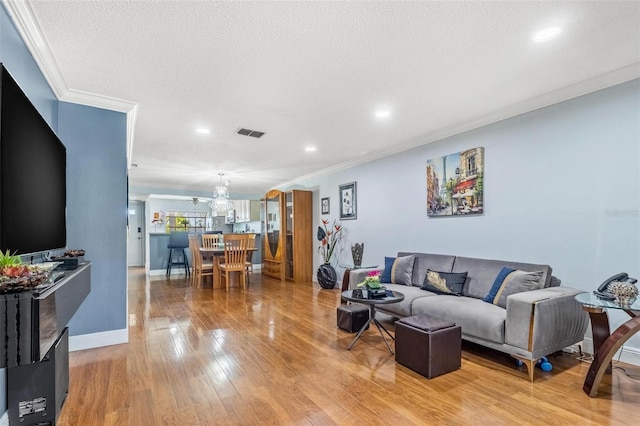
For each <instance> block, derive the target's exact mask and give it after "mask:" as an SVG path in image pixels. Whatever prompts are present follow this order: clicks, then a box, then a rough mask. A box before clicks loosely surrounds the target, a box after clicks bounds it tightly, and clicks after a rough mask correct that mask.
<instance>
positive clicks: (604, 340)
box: [575, 293, 640, 397]
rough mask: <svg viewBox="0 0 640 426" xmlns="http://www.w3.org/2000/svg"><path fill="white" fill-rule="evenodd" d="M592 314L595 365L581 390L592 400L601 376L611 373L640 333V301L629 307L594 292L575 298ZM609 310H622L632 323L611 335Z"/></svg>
mask: <svg viewBox="0 0 640 426" xmlns="http://www.w3.org/2000/svg"><path fill="white" fill-rule="evenodd" d="M575 299H576V301H577V302H579V303H581V304H582V307H583V309H584V310H585V311H587V312H588V313H589V318H590V320H591V329H592V330H593V352H594V353H595V356H594V359H593V362H592V363H591V366H590V367H589V371H588V372H587V377H586V378H585V380H584V386H583V387H582V390H584V392H585V393H586V394H587V395H589V396H590V397H594V396H596V394H597V393H598V386H599V385H600V381H601V380H602V376H603V375H604V373H606V372H607V371H608V370H610V366H611V360H612V359H613V356H614V355H615V353H616V352H617V351H618V349H620V347H622V345H623V344H624V343H625V342H626V341H627V340H629V339H630V338H631V336H633V335H634V334H636V333H637V332H638V331H640V315H639V314H640V300H636V301H635V302H634V303H633V304H631V305H629V306H620V305H618V304H616V303H615V302H613V301H607V300H603V299H599V298H598V297H596V296H595V295H594V294H591V293H581V294H578V295H577V296H576V297H575ZM606 309H620V310H623V311H625V312H626V313H627V314H629V316H630V317H631V319H630V320H628V321H627V322H625V323H624V324H622V325H621V326H620V327H618V328H617V329H616V330H615V331H614V332H613V333H612V334H609V317H608V316H607V311H606Z"/></svg>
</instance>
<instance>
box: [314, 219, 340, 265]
mask: <svg viewBox="0 0 640 426" xmlns="http://www.w3.org/2000/svg"><path fill="white" fill-rule="evenodd" d="M328 224H329V221H328V220H326V219H322V226H318V235H317V237H318V241H320V247H318V252H319V253H320V254H321V255H322V260H324V263H329V261H330V260H331V255H333V250H334V249H335V248H336V244H337V243H338V241H340V239H341V238H342V233H341V231H342V225H340V224H339V223H337V222H336V221H335V219H334V221H333V225H332V226H331V227H327V225H328Z"/></svg>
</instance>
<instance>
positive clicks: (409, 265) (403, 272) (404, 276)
mask: <svg viewBox="0 0 640 426" xmlns="http://www.w3.org/2000/svg"><path fill="white" fill-rule="evenodd" d="M415 258H416V257H415V256H414V255H409V256H398V257H385V258H384V272H383V273H382V276H381V277H380V281H381V282H383V283H391V284H402V285H411V277H412V276H413V262H414V261H415Z"/></svg>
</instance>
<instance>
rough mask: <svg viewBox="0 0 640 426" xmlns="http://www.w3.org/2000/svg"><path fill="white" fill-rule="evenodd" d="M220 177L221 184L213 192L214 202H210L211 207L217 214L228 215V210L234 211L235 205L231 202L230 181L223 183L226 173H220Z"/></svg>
mask: <svg viewBox="0 0 640 426" xmlns="http://www.w3.org/2000/svg"><path fill="white" fill-rule="evenodd" d="M218 176H220V184H219V185H216V187H215V189H214V190H213V201H210V202H209V207H211V208H212V209H213V210H215V211H217V212H223V213H226V212H227V211H228V210H233V203H232V202H231V200H229V181H228V180H227V181H224V182H223V181H222V176H224V173H218Z"/></svg>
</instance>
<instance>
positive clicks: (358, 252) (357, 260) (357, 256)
mask: <svg viewBox="0 0 640 426" xmlns="http://www.w3.org/2000/svg"><path fill="white" fill-rule="evenodd" d="M363 252H364V243H362V244H358V243H355V245H352V246H351V256H352V257H353V267H354V268H355V269H358V268H360V266H362V253H363Z"/></svg>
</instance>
